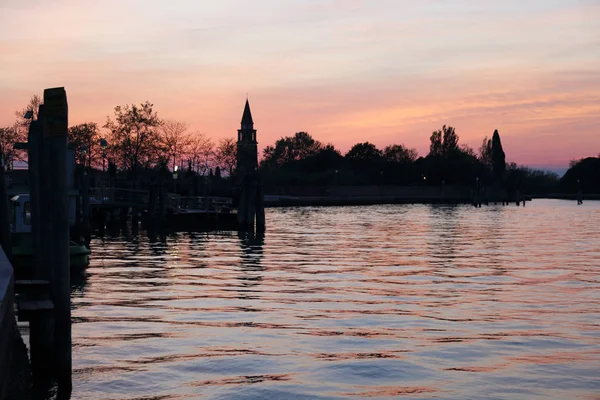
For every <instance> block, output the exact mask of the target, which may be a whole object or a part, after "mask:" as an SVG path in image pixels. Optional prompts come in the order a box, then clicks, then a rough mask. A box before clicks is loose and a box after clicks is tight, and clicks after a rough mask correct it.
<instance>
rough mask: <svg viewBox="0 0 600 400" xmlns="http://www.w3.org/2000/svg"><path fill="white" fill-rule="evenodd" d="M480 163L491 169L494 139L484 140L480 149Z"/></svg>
mask: <svg viewBox="0 0 600 400" xmlns="http://www.w3.org/2000/svg"><path fill="white" fill-rule="evenodd" d="M479 161H481V163H482V164H484V165H486V166H488V167H490V168H491V167H492V139H490V138H488V137H487V136H486V137H484V138H483V143H481V147H479Z"/></svg>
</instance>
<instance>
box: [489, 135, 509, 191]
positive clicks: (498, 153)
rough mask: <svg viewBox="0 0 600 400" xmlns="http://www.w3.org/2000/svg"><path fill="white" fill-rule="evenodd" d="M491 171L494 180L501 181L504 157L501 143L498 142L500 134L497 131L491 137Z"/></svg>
mask: <svg viewBox="0 0 600 400" xmlns="http://www.w3.org/2000/svg"><path fill="white" fill-rule="evenodd" d="M492 171H493V173H494V176H495V177H496V179H502V177H503V176H504V172H505V171H506V155H505V154H504V150H502V142H500V134H499V133H498V130H497V129H496V130H495V131H494V135H493V136H492Z"/></svg>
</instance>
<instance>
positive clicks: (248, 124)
mask: <svg viewBox="0 0 600 400" xmlns="http://www.w3.org/2000/svg"><path fill="white" fill-rule="evenodd" d="M253 126H254V121H252V113H251V112H250V102H249V101H248V98H247V97H246V106H245V107H244V115H242V129H244V128H249V129H252V127H253Z"/></svg>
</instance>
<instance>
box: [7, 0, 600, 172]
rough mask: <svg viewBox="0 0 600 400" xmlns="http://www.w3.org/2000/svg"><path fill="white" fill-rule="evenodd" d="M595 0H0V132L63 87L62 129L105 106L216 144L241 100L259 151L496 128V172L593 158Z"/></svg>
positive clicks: (486, 132) (466, 138)
mask: <svg viewBox="0 0 600 400" xmlns="http://www.w3.org/2000/svg"><path fill="white" fill-rule="evenodd" d="M599 19H600V0H503V1H499V0H494V1H490V0H447V1H444V0H419V1H414V0H364V1H363V0H285V1H284V0H254V1H242V0H219V1H197V0H171V1H169V2H166V1H161V0H144V1H141V0H140V1H138V0H103V1H88V0H52V1H47V0H0V126H4V125H11V124H12V122H13V121H14V111H15V110H17V109H21V108H23V107H24V106H25V105H26V104H27V102H28V99H29V98H30V97H31V95H33V94H41V93H42V92H43V89H44V88H48V87H56V86H64V87H65V89H66V91H67V96H68V101H69V123H70V124H71V125H74V124H77V123H83V122H89V121H91V122H97V123H99V124H100V125H103V123H104V122H105V121H106V118H107V116H109V115H111V114H112V111H113V109H114V107H115V106H117V105H120V104H131V103H137V104H139V103H141V102H144V101H146V100H148V101H150V102H151V103H153V104H154V107H155V110H156V111H157V112H158V114H159V116H160V117H162V118H164V119H174V120H179V121H183V122H185V123H187V124H188V126H189V129H190V130H191V131H198V132H203V133H205V134H207V135H209V136H211V137H213V138H214V139H215V140H217V139H219V138H222V137H231V138H235V137H236V130H237V129H239V124H240V119H241V116H242V111H243V106H244V102H245V100H246V94H248V96H249V99H250V104H251V108H252V114H253V117H254V122H255V128H256V129H257V130H258V134H257V137H258V141H259V146H260V148H263V147H264V146H266V145H269V144H273V143H274V142H275V140H277V139H278V138H280V137H282V136H291V135H293V134H294V133H295V132H298V131H307V132H309V133H310V134H311V135H312V136H313V137H314V138H315V139H317V140H320V141H321V142H324V143H333V144H334V145H335V146H336V147H337V148H339V149H340V150H342V151H347V150H348V149H349V148H350V147H351V146H352V145H353V144H355V143H359V142H365V141H369V142H371V143H374V144H376V145H377V146H379V147H384V146H385V145H388V144H391V143H398V144H404V145H406V146H408V147H414V148H416V149H417V150H418V151H419V153H420V154H421V155H426V154H427V152H428V146H429V136H430V134H431V132H432V131H434V130H436V129H440V128H441V126H442V125H451V126H454V127H455V128H456V132H457V133H458V135H459V136H460V141H461V143H466V144H468V145H470V146H472V147H473V148H475V149H477V148H478V147H479V145H480V144H481V142H482V140H483V138H484V137H485V136H490V137H491V135H492V133H493V131H494V129H498V131H499V132H500V136H501V138H502V142H503V146H504V150H505V152H506V154H507V159H508V160H509V161H515V162H517V163H519V164H526V165H529V166H534V167H543V168H551V169H555V170H558V169H563V168H566V167H567V165H568V162H569V160H571V159H577V158H581V157H587V156H596V155H598V153H600V132H599V128H598V127H599V126H600V23H599V22H598V21H599Z"/></svg>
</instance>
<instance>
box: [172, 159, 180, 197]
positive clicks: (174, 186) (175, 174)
mask: <svg viewBox="0 0 600 400" xmlns="http://www.w3.org/2000/svg"><path fill="white" fill-rule="evenodd" d="M178 170H179V166H178V165H176V166H175V168H173V191H174V192H175V194H177V178H178V177H179V172H177V171H178Z"/></svg>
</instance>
